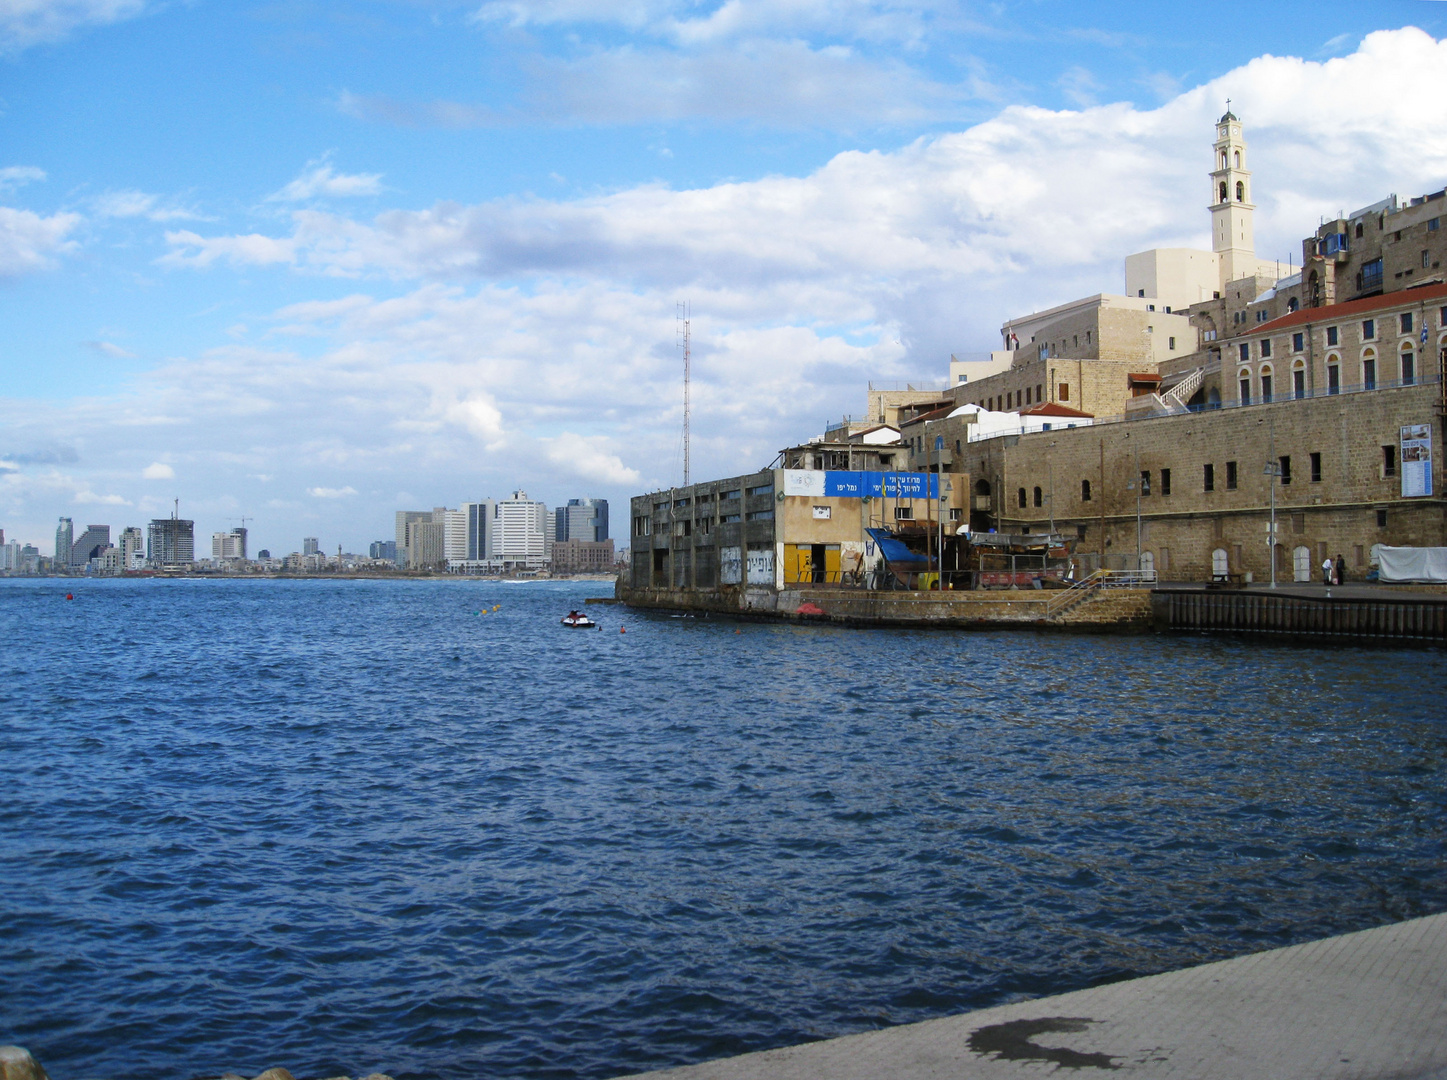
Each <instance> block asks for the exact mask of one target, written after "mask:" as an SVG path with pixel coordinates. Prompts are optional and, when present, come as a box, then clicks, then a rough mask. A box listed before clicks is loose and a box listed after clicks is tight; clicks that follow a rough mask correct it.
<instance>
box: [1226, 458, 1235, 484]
mask: <svg viewBox="0 0 1447 1080" xmlns="http://www.w3.org/2000/svg"><path fill="white" fill-rule="evenodd" d="M1226 490H1227V491H1235V490H1236V463H1235V462H1234V461H1228V462H1226Z"/></svg>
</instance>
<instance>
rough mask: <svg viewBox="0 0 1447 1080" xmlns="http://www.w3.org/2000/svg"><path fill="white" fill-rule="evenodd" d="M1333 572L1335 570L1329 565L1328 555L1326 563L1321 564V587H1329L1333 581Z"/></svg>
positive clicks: (1329, 558) (1329, 557)
mask: <svg viewBox="0 0 1447 1080" xmlns="http://www.w3.org/2000/svg"><path fill="white" fill-rule="evenodd" d="M1334 572H1335V568H1334V567H1333V566H1332V565H1331V556H1330V555H1328V556H1327V557H1326V561H1325V562H1323V563H1322V564H1321V583H1322V584H1323V585H1330V584H1331V583H1332V581H1333V575H1334Z"/></svg>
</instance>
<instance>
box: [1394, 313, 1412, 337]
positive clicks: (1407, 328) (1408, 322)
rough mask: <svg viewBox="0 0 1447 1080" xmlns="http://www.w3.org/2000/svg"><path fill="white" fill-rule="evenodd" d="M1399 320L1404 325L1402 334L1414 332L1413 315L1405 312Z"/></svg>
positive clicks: (1398, 317) (1399, 316)
mask: <svg viewBox="0 0 1447 1080" xmlns="http://www.w3.org/2000/svg"><path fill="white" fill-rule="evenodd" d="M1397 319H1398V321H1399V322H1400V323H1401V324H1402V333H1404V334H1410V333H1411V332H1412V313H1411V312H1410V311H1404V312H1402V314H1400V315H1398V316H1397Z"/></svg>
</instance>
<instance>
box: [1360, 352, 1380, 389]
mask: <svg viewBox="0 0 1447 1080" xmlns="http://www.w3.org/2000/svg"><path fill="white" fill-rule="evenodd" d="M1362 386H1363V387H1365V388H1366V389H1368V390H1375V389H1376V388H1377V362H1376V361H1375V360H1370V359H1368V360H1363V361H1362Z"/></svg>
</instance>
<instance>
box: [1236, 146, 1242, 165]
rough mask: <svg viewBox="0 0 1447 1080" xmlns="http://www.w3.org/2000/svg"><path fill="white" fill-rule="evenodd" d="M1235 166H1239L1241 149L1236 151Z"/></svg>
mask: <svg viewBox="0 0 1447 1080" xmlns="http://www.w3.org/2000/svg"><path fill="white" fill-rule="evenodd" d="M1236 168H1238V169H1239V168H1241V151H1240V150H1237V151H1236Z"/></svg>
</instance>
